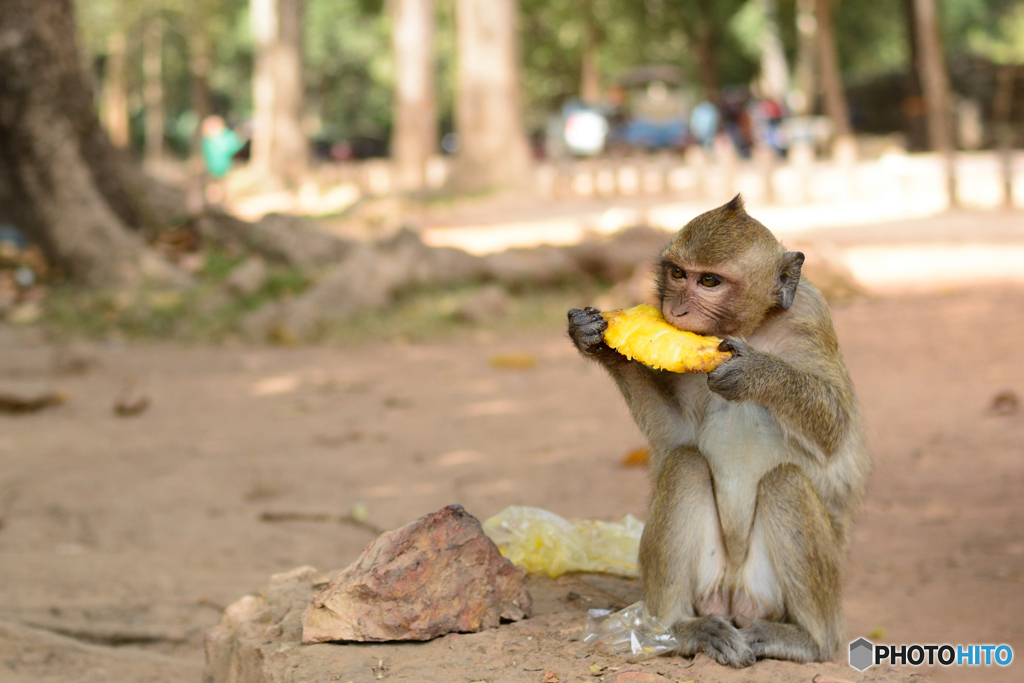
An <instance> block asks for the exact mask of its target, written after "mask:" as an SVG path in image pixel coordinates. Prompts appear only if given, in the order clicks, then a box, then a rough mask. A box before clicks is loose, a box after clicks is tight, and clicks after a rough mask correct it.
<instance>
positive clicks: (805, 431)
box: [569, 197, 870, 666]
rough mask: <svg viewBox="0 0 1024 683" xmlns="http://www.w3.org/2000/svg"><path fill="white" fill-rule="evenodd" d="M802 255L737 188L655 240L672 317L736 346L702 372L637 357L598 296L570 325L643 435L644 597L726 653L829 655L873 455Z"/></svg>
mask: <svg viewBox="0 0 1024 683" xmlns="http://www.w3.org/2000/svg"><path fill="white" fill-rule="evenodd" d="M802 263H803V255H802V254H799V253H797V252H786V251H785V249H784V248H783V247H782V245H781V244H779V243H778V241H777V240H776V239H775V238H774V237H773V236H772V235H771V233H770V232H768V231H767V229H766V228H765V227H764V226H763V225H761V224H760V223H758V222H757V221H755V220H754V219H752V218H750V217H749V216H748V215H747V214H746V211H745V210H744V209H743V204H742V201H741V200H740V199H739V198H738V197H737V198H736V199H734V200H733V201H731V202H729V204H726V205H725V206H723V207H720V208H718V209H715V210H713V211H709V212H708V213H705V214H702V215H701V216H698V217H697V218H695V219H694V220H693V221H691V222H690V223H688V224H687V225H686V227H684V228H683V229H682V230H681V231H680V232H679V234H678V235H677V236H676V238H675V240H674V241H673V242H672V244H670V245H669V246H668V247H667V248H666V249H665V250H664V252H663V253H662V269H661V272H660V274H659V290H660V292H661V298H662V309H663V311H664V313H665V316H666V319H668V320H669V322H671V323H672V324H675V325H677V326H680V327H682V328H683V329H692V330H693V331H698V332H703V333H708V332H711V333H720V336H722V335H724V336H726V337H727V338H726V341H725V342H723V347H724V348H728V349H730V350H732V351H733V353H734V356H733V358H732V359H731V360H729V361H727V362H726V363H724V364H723V365H721V366H720V367H719V368H718V369H716V370H715V371H713V372H712V373H710V374H708V375H707V376H706V378H705V376H703V375H692V374H690V375H678V374H673V373H667V372H662V371H656V370H652V369H650V368H647V367H645V366H643V365H640V364H639V363H637V362H635V361H628V360H626V359H625V358H623V357H622V356H620V355H618V354H617V353H615V352H614V351H612V350H611V349H608V348H607V347H606V346H604V344H603V343H602V342H601V333H602V332H603V329H604V327H603V320H602V319H601V318H600V315H599V313H598V312H597V311H595V310H594V309H587V310H586V311H580V310H574V311H571V312H570V324H569V332H570V337H571V338H572V339H573V341H574V343H575V344H576V346H577V347H578V348H579V349H580V351H581V352H582V353H584V355H586V356H588V357H591V358H594V359H595V360H597V361H599V362H600V363H601V364H602V365H604V367H605V368H607V369H608V371H609V373H610V374H611V376H612V378H613V379H614V380H615V382H616V384H617V385H618V386H619V389H620V390H621V391H622V394H623V396H624V397H625V399H626V402H627V404H628V405H629V409H630V411H631V413H632V415H633V417H634V419H635V420H636V422H637V424H638V425H639V427H640V429H641V430H642V431H643V432H644V434H645V436H646V437H647V439H648V441H649V443H650V445H651V453H652V469H653V471H654V476H655V488H654V496H653V498H652V501H651V508H650V512H649V514H648V520H647V526H646V528H645V530H644V534H643V538H642V540H641V544H640V568H641V582H642V585H643V588H644V595H645V600H646V602H647V605H648V607H649V609H650V610H651V611H652V613H653V614H655V615H657V616H660V617H662V618H663V619H667V620H669V621H670V622H672V623H673V624H674V626H673V628H674V631H675V633H676V635H677V637H678V638H679V639H680V642H681V648H680V652H681V653H682V654H686V655H691V654H693V653H695V652H698V651H701V652H706V653H708V654H709V655H710V656H712V657H713V658H715V659H716V660H717V661H719V662H721V663H723V664H729V665H732V666H746V665H748V664H750V663H751V662H752V661H753V659H754V658H755V657H778V658H784V659H793V660H796V661H810V660H823V659H829V658H831V657H834V656H835V655H836V653H837V649H838V647H839V644H840V642H841V639H842V635H843V634H842V618H841V614H840V604H841V600H840V583H841V582H840V565H841V558H842V553H843V552H844V549H845V547H846V544H847V542H848V539H849V527H850V521H851V519H852V516H853V514H854V512H855V510H856V507H857V505H858V503H859V501H860V498H861V495H862V493H863V490H864V484H865V480H866V477H867V473H868V470H869V467H870V462H869V458H868V455H867V451H866V448H865V446H864V438H863V429H862V425H861V418H860V413H859V409H858V407H857V404H856V399H855V396H854V392H853V386H852V383H851V382H850V378H849V374H848V372H847V370H846V367H845V365H844V363H843V359H842V355H841V354H840V351H839V345H838V342H837V339H836V334H835V329H834V327H833V324H832V318H831V315H830V313H829V310H828V306H827V305H826V304H825V301H824V299H823V298H822V296H821V294H820V293H819V292H818V291H817V290H816V289H814V287H813V286H811V285H809V284H806V283H801V282H800V279H799V278H800V267H801V265H802ZM676 268H681V269H683V271H685V274H684V276H683V277H676V276H674V275H673V270H674V269H676ZM678 274H679V271H675V275H678ZM705 275H708V276H713V278H712V279H711V280H709V282H710V285H708V284H703V280H702V279H701V278H702V276H705ZM716 281H717V284H716ZM733 621H735V623H733ZM736 624H739V625H740V626H742V628H737V627H736Z"/></svg>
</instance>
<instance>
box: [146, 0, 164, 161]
mask: <svg viewBox="0 0 1024 683" xmlns="http://www.w3.org/2000/svg"><path fill="white" fill-rule="evenodd" d="M162 52H163V21H162V20H161V19H160V17H158V16H153V17H150V18H149V19H148V20H147V21H146V27H145V30H144V33H143V37H142V81H143V86H142V98H143V102H144V103H145V106H146V118H145V125H146V153H145V158H146V161H147V162H148V163H150V164H158V163H160V161H161V160H162V159H163V156H164V86H163V68H162V67H163V57H162V54H161V53H162Z"/></svg>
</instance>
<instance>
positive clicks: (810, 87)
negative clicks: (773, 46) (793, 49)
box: [793, 0, 818, 116]
mask: <svg viewBox="0 0 1024 683" xmlns="http://www.w3.org/2000/svg"><path fill="white" fill-rule="evenodd" d="M796 32H797V56H796V74H795V80H796V93H797V96H796V98H795V101H794V103H793V105H794V106H793V109H794V112H793V113H794V114H796V115H797V116H813V115H814V103H815V100H816V99H817V96H818V87H817V79H816V78H815V68H814V65H815V62H817V61H818V60H817V58H816V57H815V51H816V49H817V43H818V20H817V19H816V18H815V17H814V0H797V3H796Z"/></svg>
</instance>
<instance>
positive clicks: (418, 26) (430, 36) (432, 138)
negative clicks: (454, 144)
mask: <svg viewBox="0 0 1024 683" xmlns="http://www.w3.org/2000/svg"><path fill="white" fill-rule="evenodd" d="M391 17H392V29H391V39H392V44H393V46H394V52H395V125H394V129H393V131H392V134H391V157H392V159H394V162H395V171H396V181H397V184H398V188H399V189H400V190H403V191H416V190H421V189H423V188H424V187H426V173H427V162H428V161H429V160H430V157H431V156H433V155H434V154H435V153H436V152H437V104H436V98H435V95H434V49H433V41H434V2H433V0H392V2H391Z"/></svg>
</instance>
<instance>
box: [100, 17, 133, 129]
mask: <svg viewBox="0 0 1024 683" xmlns="http://www.w3.org/2000/svg"><path fill="white" fill-rule="evenodd" d="M126 52H127V40H126V39H125V34H124V32H123V29H122V28H121V27H120V25H119V26H118V27H117V28H116V29H115V30H113V31H112V32H111V34H110V37H109V38H108V40H107V63H106V65H105V69H104V71H105V78H104V79H103V103H102V106H101V111H102V112H103V122H104V124H105V125H106V127H107V134H108V135H110V141H111V142H112V143H114V145H116V146H117V147H120V148H122V149H127V147H128V137H129V135H128V84H127V82H126V81H127V75H128V74H127V66H128V65H127V55H126Z"/></svg>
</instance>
